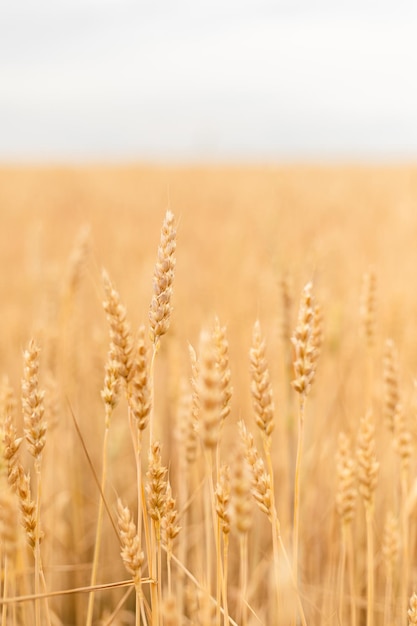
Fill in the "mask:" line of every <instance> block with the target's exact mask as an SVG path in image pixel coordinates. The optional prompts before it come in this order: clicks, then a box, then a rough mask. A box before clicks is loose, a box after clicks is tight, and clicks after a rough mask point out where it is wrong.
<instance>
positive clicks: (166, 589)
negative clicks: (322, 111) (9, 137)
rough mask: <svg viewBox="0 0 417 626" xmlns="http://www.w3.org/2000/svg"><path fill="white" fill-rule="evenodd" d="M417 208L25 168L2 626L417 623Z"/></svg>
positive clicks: (414, 177)
mask: <svg viewBox="0 0 417 626" xmlns="http://www.w3.org/2000/svg"><path fill="white" fill-rule="evenodd" d="M168 191H169V193H168ZM168 196H169V198H170V201H169V206H168V207H167V204H168V203H167V198H168ZM416 201H417V169H414V168H411V167H409V168H407V167H402V168H400V167H397V168H388V167H386V168H383V167H379V168H377V167H374V168H372V167H362V168H361V167H356V168H354V167H351V168H349V167H344V168H336V167H334V168H327V169H326V168H320V167H302V166H299V167H279V168H278V167H272V166H271V167H264V168H262V167H258V168H255V167H252V168H250V167H247V168H243V167H240V168H239V167H222V168H221V167H219V168H215V167H211V168H209V167H194V168H186V167H183V168H181V167H177V168H175V167H172V168H167V167H165V168H164V167H141V168H140V167H137V168H135V167H131V168H128V167H125V168H122V167H120V168H113V169H112V168H104V167H103V168H98V167H97V168H94V167H84V168H75V167H74V168H60V169H59V168H55V169H47V168H44V169H43V168H40V167H39V168H31V169H25V168H23V167H21V168H3V169H1V170H0V206H1V213H0V255H1V264H0V282H1V286H2V296H3V297H2V299H1V305H0V307H1V320H2V332H1V333H0V355H1V357H0V358H1V372H0V374H1V376H2V378H1V388H0V420H1V430H2V437H1V441H2V455H1V459H2V461H1V463H0V480H1V495H0V532H1V535H0V539H1V543H0V546H1V551H0V559H1V572H2V576H1V605H0V606H1V609H0V610H1V625H2V626H6V625H10V626H23V625H27V624H34V625H36V626H40V625H45V624H47V625H49V624H50V625H51V626H56V625H61V624H62V625H69V624H74V625H77V626H81V625H84V624H87V625H89V626H90V625H92V624H97V625H101V626H104V625H110V624H114V625H122V624H126V625H128V624H137V625H138V624H142V625H149V626H162V625H164V626H165V625H166V626H168V625H169V626H176V625H180V624H181V625H183V624H184V625H185V624H190V625H191V624H192V625H196V626H197V625H199V626H209V625H215V624H216V625H223V624H228V625H236V624H238V625H239V626H257V625H259V624H264V625H265V626H287V625H294V626H295V625H296V624H303V625H306V624H308V625H310V626H316V625H317V626H319V625H320V626H322V625H325V624H344V625H347V624H349V626H360V625H362V624H367V626H371V625H373V624H374V625H384V626H391V625H403V624H406V623H407V621H408V622H409V623H410V624H414V623H417V609H416V595H415V593H414V592H415V590H416V589H417V569H416V556H417V512H416V507H417V465H416V462H415V448H416V437H417V395H416V394H417V390H416V382H415V380H416V372H417V350H416V342H417V332H416V312H417V295H416V290H415V289H414V280H415V276H416V269H415V268H416V245H415V242H416V237H417V211H416V210H415V207H416Z"/></svg>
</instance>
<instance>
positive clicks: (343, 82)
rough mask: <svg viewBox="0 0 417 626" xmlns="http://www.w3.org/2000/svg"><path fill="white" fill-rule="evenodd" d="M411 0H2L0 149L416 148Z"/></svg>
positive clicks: (29, 155) (5, 152) (415, 37)
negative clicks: (394, 0) (35, 0)
mask: <svg viewBox="0 0 417 626" xmlns="http://www.w3.org/2000/svg"><path fill="white" fill-rule="evenodd" d="M416 33H417V2H415V0H409V1H406V0H404V1H401V0H397V1H396V2H393V1H388V0H385V1H383V0H379V1H377V0H375V1H371V0H346V1H345V0H343V1H338V0H318V1H314V0H210V1H207V2H203V1H201V0H178V1H177V0H132V1H128V0H40V1H37V2H34V1H32V0H26V1H25V0H9V1H7V0H0V160H1V161H7V160H14V161H16V160H18V161H19V160H32V159H41V160H42V159H43V160H55V159H57V160H61V161H63V160H64V161H65V160H78V159H84V160H85V159H86V160H91V159H93V160H94V159H99V160H123V159H140V160H149V159H150V160H170V159H176V160H187V161H189V160H193V159H198V160H207V159H208V160H217V159H220V160H236V159H239V160H249V161H250V160H265V159H266V160H280V161H282V160H288V159H290V160H305V159H311V158H313V159H316V158H317V159H325V160H329V159H339V160H340V159H342V160H343V159H360V160H363V159H383V160H385V159H388V160H390V159H396V158H397V159H404V158H405V159H407V158H409V159H410V158H411V159H413V158H417V80H416V70H417V34H416Z"/></svg>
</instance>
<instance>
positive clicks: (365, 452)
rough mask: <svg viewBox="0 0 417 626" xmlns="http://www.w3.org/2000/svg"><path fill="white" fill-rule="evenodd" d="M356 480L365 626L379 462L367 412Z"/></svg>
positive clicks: (370, 603) (370, 610)
mask: <svg viewBox="0 0 417 626" xmlns="http://www.w3.org/2000/svg"><path fill="white" fill-rule="evenodd" d="M357 460H358V480H359V492H360V494H361V496H362V498H363V502H364V506H365V518H366V545H367V557H366V562H367V611H366V626H373V624H374V609H375V607H374V602H375V588H374V587H375V581H374V535H373V518H374V508H375V489H376V484H377V477H378V469H379V463H378V462H377V460H376V455H375V428H374V425H373V422H372V416H371V413H369V412H368V413H367V414H366V415H365V416H364V417H363V418H362V419H361V422H360V427H359V436H358V448H357Z"/></svg>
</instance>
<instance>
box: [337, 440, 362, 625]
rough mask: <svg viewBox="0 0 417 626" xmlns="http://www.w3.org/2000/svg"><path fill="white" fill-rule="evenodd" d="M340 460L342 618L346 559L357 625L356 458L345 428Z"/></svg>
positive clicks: (354, 623)
mask: <svg viewBox="0 0 417 626" xmlns="http://www.w3.org/2000/svg"><path fill="white" fill-rule="evenodd" d="M336 461H337V467H336V469H337V477H338V485H337V493H336V508H337V512H338V514H339V518H340V523H341V531H342V554H341V557H340V566H339V572H340V574H339V620H340V623H341V624H343V623H344V620H343V612H344V611H343V607H344V599H343V594H344V573H345V566H346V562H347V567H348V576H349V587H350V597H351V605H350V606H351V609H350V623H351V626H356V590H355V575H354V567H355V565H354V551H353V537H352V520H353V517H354V515H355V508H356V497H357V488H356V462H355V458H354V457H353V455H352V453H351V449H350V441H349V439H348V437H347V435H346V434H345V433H343V432H341V433H340V434H339V440H338V449H337V455H336Z"/></svg>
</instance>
